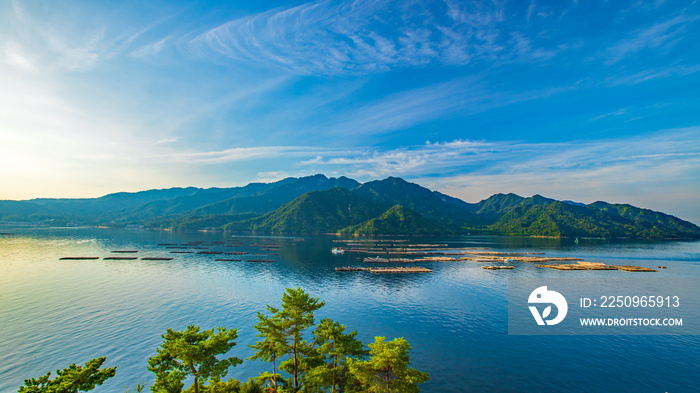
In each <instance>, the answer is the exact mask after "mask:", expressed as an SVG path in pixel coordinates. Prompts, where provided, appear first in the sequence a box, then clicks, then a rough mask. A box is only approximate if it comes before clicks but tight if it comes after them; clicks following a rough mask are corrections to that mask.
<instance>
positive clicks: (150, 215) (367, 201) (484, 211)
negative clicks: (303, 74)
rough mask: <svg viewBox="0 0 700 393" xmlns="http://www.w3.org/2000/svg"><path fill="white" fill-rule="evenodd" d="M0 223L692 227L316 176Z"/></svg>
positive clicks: (66, 204)
mask: <svg viewBox="0 0 700 393" xmlns="http://www.w3.org/2000/svg"><path fill="white" fill-rule="evenodd" d="M0 221H5V222H8V221H9V222H31V223H46V224H52V225H75V224H88V225H109V226H126V225H143V226H145V227H147V228H161V229H165V228H169V229H176V230H196V229H225V230H230V231H254V232H264V233H343V234H357V235H380V234H381V235H389V234H392V235H410V234H413V235H453V234H467V233H470V234H500V235H524V236H550V237H597V238H649V239H697V238H700V227H698V226H696V225H694V224H692V223H690V222H687V221H684V220H681V219H679V218H676V217H674V216H671V215H668V214H664V213H661V212H656V211H651V210H648V209H642V208H638V207H634V206H631V205H627V204H609V203H606V202H595V203H591V204H588V205H586V204H582V203H577V202H572V201H557V200H554V199H550V198H545V197H542V196H540V195H535V196H532V197H528V198H525V197H521V196H518V195H515V194H496V195H493V196H491V197H489V198H487V199H484V200H482V201H480V202H478V203H468V202H464V201H462V200H460V199H458V198H454V197H451V196H448V195H445V194H442V193H440V192H437V191H431V190H429V189H427V188H425V187H422V186H420V185H418V184H415V183H410V182H407V181H405V180H403V179H401V178H398V177H389V178H386V179H384V180H375V181H370V182H367V183H363V184H362V183H359V182H357V181H355V180H352V179H349V178H347V177H339V178H328V177H326V176H324V175H320V174H319V175H314V176H308V177H301V178H291V177H290V178H286V179H283V180H280V181H277V182H273V183H251V184H248V185H246V186H243V187H233V188H208V189H202V188H195V187H188V188H170V189H163V190H148V191H141V192H135V193H126V192H122V193H115V194H109V195H106V196H103V197H100V198H91V199H46V198H43V199H32V200H26V201H0Z"/></svg>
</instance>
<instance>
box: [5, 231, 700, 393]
mask: <svg viewBox="0 0 700 393" xmlns="http://www.w3.org/2000/svg"><path fill="white" fill-rule="evenodd" d="M0 232H12V233H13V235H12V236H0V392H15V391H17V389H18V387H19V386H20V385H22V383H23V380H24V379H25V378H29V377H38V376H40V375H42V374H45V373H46V372H48V371H52V372H55V370H56V369H59V368H63V367H66V366H67V365H69V364H70V363H79V364H80V363H84V362H85V361H87V360H89V359H91V358H94V357H98V356H107V365H109V366H113V365H116V366H117V367H118V368H117V375H116V376H115V377H114V378H112V379H110V380H109V381H108V382H107V383H105V385H104V386H102V387H101V388H98V389H96V390H95V391H97V392H123V391H124V388H125V387H126V386H127V385H128V386H130V387H132V388H133V387H135V385H136V381H137V378H138V380H139V381H143V380H144V379H146V381H147V382H149V383H150V382H152V381H153V376H152V375H151V374H150V373H149V372H148V371H147V370H146V364H147V360H148V357H149V356H152V355H154V354H155V348H156V347H157V346H158V345H159V344H160V343H161V337H160V335H161V334H163V333H164V332H165V330H166V328H173V329H183V328H185V327H186V326H187V325H188V324H196V325H199V326H201V327H202V328H210V327H214V326H226V327H229V328H237V329H238V333H239V339H238V345H237V346H236V347H235V348H234V350H233V351H232V354H234V355H236V356H238V357H241V358H246V357H248V356H250V355H251V354H252V351H251V349H250V348H248V344H252V343H254V342H255V340H256V338H255V334H256V331H255V329H254V328H253V326H254V325H255V322H256V312H257V311H263V310H264V308H265V305H268V304H269V305H273V306H276V305H279V304H280V302H281V296H282V293H283V291H284V289H285V288H286V287H299V286H300V287H302V288H304V289H305V290H306V291H307V292H309V293H310V294H312V295H313V296H318V297H320V298H321V299H324V300H325V301H326V306H325V307H324V308H322V309H321V310H319V311H318V312H317V314H316V317H317V320H320V319H322V318H324V317H330V318H332V319H334V320H337V321H339V322H341V323H343V324H345V325H346V326H347V327H348V328H349V329H351V330H357V331H358V332H359V337H360V338H361V339H362V340H363V341H364V342H365V343H369V342H372V341H373V338H374V336H385V337H387V338H388V339H392V338H394V337H405V338H406V340H408V342H409V343H410V344H411V345H412V347H413V350H412V352H411V362H412V366H413V367H415V368H418V369H419V370H422V371H426V372H429V373H430V375H431V379H432V380H431V381H430V382H428V383H426V384H424V385H422V388H423V391H424V392H462V391H477V392H478V391H484V392H489V391H501V392H521V391H527V392H531V391H532V392H534V391H539V392H546V391H553V392H554V391H557V392H561V391H564V392H568V391H570V392H613V391H614V392H687V391H696V390H697V389H698V386H700V373H699V372H698V370H700V336H509V335H508V325H507V307H508V305H507V290H508V286H507V277H509V275H510V276H513V275H517V276H519V277H541V276H551V277H567V278H571V277H573V276H574V275H575V276H576V277H598V276H602V275H605V277H614V276H621V277H629V276H630V275H633V274H635V273H629V272H621V271H577V272H561V271H554V270H549V269H539V268H536V267H535V266H534V265H533V264H527V263H517V262H516V263H515V266H516V268H515V269H514V270H511V271H487V270H484V269H480V265H479V264H477V263H473V262H449V263H440V262H434V263H421V265H424V266H427V267H430V268H431V269H433V273H432V274H410V275H370V274H365V273H350V272H335V271H334V268H335V267H337V266H349V265H358V264H361V262H360V263H358V262H357V261H355V258H356V257H357V256H358V255H356V254H345V255H332V254H331V253H330V249H331V248H332V247H333V246H335V245H337V244H335V243H333V240H334V239H336V238H333V237H304V238H303V240H302V239H296V240H294V239H292V238H236V240H240V241H242V242H243V243H245V244H246V246H243V247H238V248H228V247H226V248H224V247H222V246H210V250H221V251H236V250H240V251H249V252H270V251H260V249H259V248H258V247H255V246H248V245H247V244H249V243H268V242H278V243H282V244H283V246H282V247H281V248H280V250H279V251H273V252H278V253H279V254H278V255H274V256H273V258H274V259H275V262H274V263H245V262H217V261H215V259H217V258H221V257H222V256H221V255H218V256H217V255H202V254H170V253H169V251H170V250H167V249H165V247H164V246H159V245H158V244H159V243H186V242H190V241H206V242H211V241H230V240H232V238H231V236H230V235H227V234H223V233H189V234H181V233H170V232H144V231H127V230H122V231H114V230H100V229H80V228H74V229H38V228H23V229H22V228H20V229H16V228H14V229H11V228H2V230H0ZM411 241H414V242H423V243H424V242H429V243H436V242H438V243H449V245H450V246H454V247H465V248H466V247H490V248H493V249H494V250H496V251H526V252H546V253H547V255H550V256H576V257H583V258H585V259H586V260H587V261H596V262H608V263H612V264H634V265H639V266H648V267H656V266H658V265H666V266H668V269H667V270H662V271H659V272H658V273H651V274H654V275H655V276H657V277H700V242H657V243H632V242H630V243H608V242H604V241H599V240H598V241H595V240H582V241H581V242H580V243H579V244H578V245H576V244H574V243H573V242H571V241H568V242H567V241H559V240H553V239H523V238H501V237H463V238H448V239H434V238H433V239H411ZM112 250H138V251H139V252H138V254H136V255H138V256H139V257H144V256H156V257H165V256H168V257H170V256H173V257H174V258H175V259H174V260H172V261H167V262H164V261H143V260H134V261H109V260H103V259H100V260H96V261H90V260H87V261H61V260H59V258H60V257H63V256H99V257H101V258H104V257H108V256H115V254H112V253H110V251H112ZM117 256H118V255H117ZM637 274H639V273H637ZM645 277H648V276H645ZM698 290H700V289H698ZM698 314H699V315H700V310H698ZM268 368H269V366H268V365H267V364H265V363H261V362H253V361H249V360H246V361H245V362H244V363H243V364H242V365H240V366H238V367H236V368H234V369H232V371H231V372H230V373H229V376H232V377H235V378H238V379H241V380H247V379H248V378H249V377H251V376H254V375H257V374H258V373H259V372H261V371H265V370H268Z"/></svg>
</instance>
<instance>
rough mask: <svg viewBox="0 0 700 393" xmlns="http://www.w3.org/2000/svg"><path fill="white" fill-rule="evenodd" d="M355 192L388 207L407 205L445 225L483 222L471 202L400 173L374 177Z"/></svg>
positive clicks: (423, 215) (429, 218)
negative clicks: (385, 176) (415, 181)
mask: <svg viewBox="0 0 700 393" xmlns="http://www.w3.org/2000/svg"><path fill="white" fill-rule="evenodd" d="M353 192H354V193H355V194H356V195H358V196H359V197H361V198H364V199H366V200H368V201H372V202H374V203H377V204H379V205H381V206H384V207H385V208H389V207H391V206H394V205H401V206H404V207H406V208H408V209H411V210H413V211H415V212H416V213H417V214H419V215H421V216H422V217H425V218H427V219H428V220H431V221H433V222H439V223H440V224H442V225H443V226H450V227H452V226H455V225H456V226H459V225H462V224H464V223H471V224H475V223H479V222H480V218H479V217H478V216H476V215H475V214H473V213H472V212H470V211H469V204H467V203H465V202H464V201H461V200H459V199H457V198H452V197H450V196H447V195H444V194H441V193H439V192H437V191H431V190H429V189H427V188H425V187H422V186H420V185H418V184H415V183H410V182H407V181H405V180H403V179H401V178H399V177H388V178H386V179H384V180H375V181H370V182H367V183H365V184H363V185H361V186H360V187H358V188H356V189H355V190H353Z"/></svg>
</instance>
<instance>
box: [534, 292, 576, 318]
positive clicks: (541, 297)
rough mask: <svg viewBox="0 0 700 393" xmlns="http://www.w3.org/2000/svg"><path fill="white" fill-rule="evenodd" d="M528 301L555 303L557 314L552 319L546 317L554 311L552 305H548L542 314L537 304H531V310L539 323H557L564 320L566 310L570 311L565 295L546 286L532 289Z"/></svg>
mask: <svg viewBox="0 0 700 393" xmlns="http://www.w3.org/2000/svg"><path fill="white" fill-rule="evenodd" d="M527 302H528V303H530V304H553V305H555V306H556V307H557V316H556V317H555V318H552V319H546V318H547V317H548V316H549V314H551V313H552V306H551V305H550V306H547V308H545V309H544V310H543V311H542V315H540V312H539V310H537V307H536V306H529V308H530V312H531V313H532V316H533V317H535V321H537V324H538V325H545V324H547V325H556V324H558V323H559V322H561V321H563V320H564V318H565V317H566V312H567V311H569V306H568V304H567V303H566V299H565V298H564V296H562V295H561V293H559V292H556V291H548V290H547V287H546V286H544V287H539V288H537V289H535V290H534V291H532V293H531V294H530V297H529V298H528V299H527Z"/></svg>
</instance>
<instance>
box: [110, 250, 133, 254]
mask: <svg viewBox="0 0 700 393" xmlns="http://www.w3.org/2000/svg"><path fill="white" fill-rule="evenodd" d="M110 252H113V253H118V254H133V253H135V252H138V251H136V250H114V251H110Z"/></svg>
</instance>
